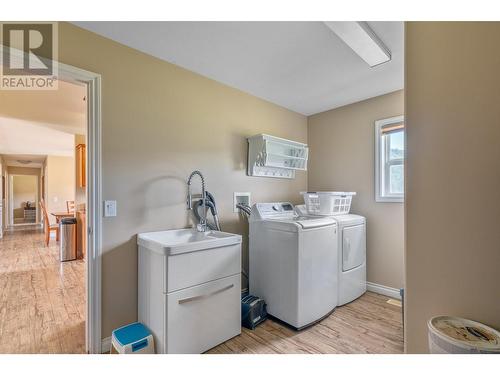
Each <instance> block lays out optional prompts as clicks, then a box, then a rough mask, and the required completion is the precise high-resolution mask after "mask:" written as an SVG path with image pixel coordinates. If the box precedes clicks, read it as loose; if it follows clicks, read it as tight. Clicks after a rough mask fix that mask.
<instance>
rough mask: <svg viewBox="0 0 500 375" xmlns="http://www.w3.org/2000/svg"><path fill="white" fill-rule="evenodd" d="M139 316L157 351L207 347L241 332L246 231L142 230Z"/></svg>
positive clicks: (195, 350) (196, 350)
mask: <svg viewBox="0 0 500 375" xmlns="http://www.w3.org/2000/svg"><path fill="white" fill-rule="evenodd" d="M137 244H138V279H139V280H138V317H139V321H140V322H142V323H144V324H145V325H146V326H147V327H148V328H149V329H150V330H151V331H152V332H153V336H154V338H155V349H156V352H157V353H203V352H205V351H207V350H209V349H210V348H213V347H214V346H216V345H219V344H220V343H222V342H224V341H226V340H228V339H230V338H231V337H234V336H236V335H239V334H240V332H241V236H240V235H238V234H231V233H224V232H218V231H213V232H205V233H202V232H197V231H196V230H193V229H177V230H167V231H162V232H150V233H140V234H138V235H137Z"/></svg>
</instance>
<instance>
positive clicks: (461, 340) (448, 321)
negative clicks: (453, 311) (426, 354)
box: [427, 316, 500, 354]
mask: <svg viewBox="0 0 500 375" xmlns="http://www.w3.org/2000/svg"><path fill="white" fill-rule="evenodd" d="M427 327H428V329H429V351H430V352H431V353H432V354H488V353H489V354H500V332H498V331H496V330H494V329H493V328H491V327H488V326H486V325H484V324H481V323H478V322H474V321H472V320H467V319H462V318H457V317H454V316H436V317H434V318H432V319H430V320H429V322H428V323H427Z"/></svg>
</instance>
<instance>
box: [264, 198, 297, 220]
mask: <svg viewBox="0 0 500 375" xmlns="http://www.w3.org/2000/svg"><path fill="white" fill-rule="evenodd" d="M255 208H256V209H257V212H258V213H259V216H260V217H261V218H262V219H270V218H293V217H295V216H296V215H295V210H294V207H293V204H291V203H288V202H275V203H257V204H256V205H255Z"/></svg>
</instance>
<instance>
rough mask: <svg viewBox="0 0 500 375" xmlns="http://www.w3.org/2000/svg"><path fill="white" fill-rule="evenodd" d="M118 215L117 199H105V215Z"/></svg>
mask: <svg viewBox="0 0 500 375" xmlns="http://www.w3.org/2000/svg"><path fill="white" fill-rule="evenodd" d="M112 216H116V201H104V217H112Z"/></svg>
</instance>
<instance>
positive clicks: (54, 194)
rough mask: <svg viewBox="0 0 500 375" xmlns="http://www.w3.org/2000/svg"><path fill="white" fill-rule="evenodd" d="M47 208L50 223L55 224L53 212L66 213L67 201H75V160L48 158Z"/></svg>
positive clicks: (46, 178)
mask: <svg viewBox="0 0 500 375" xmlns="http://www.w3.org/2000/svg"><path fill="white" fill-rule="evenodd" d="M45 182H46V184H47V185H46V186H47V190H46V201H45V203H46V207H47V214H48V215H49V221H50V222H51V224H55V222H56V220H55V217H54V216H52V215H51V214H50V213H51V212H66V210H67V207H66V201H72V200H75V158H73V157H68V156H52V155H49V156H47V160H46V167H45Z"/></svg>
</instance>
